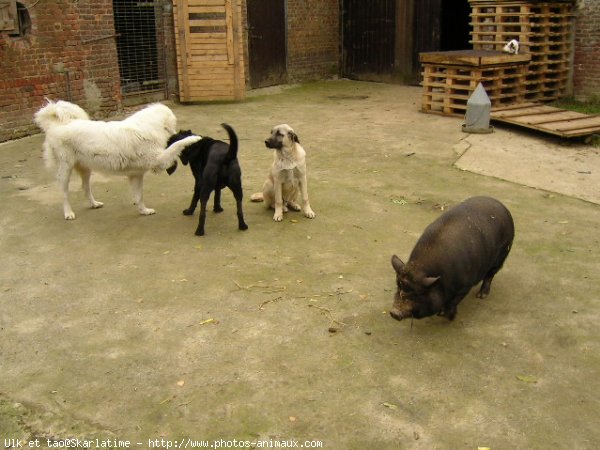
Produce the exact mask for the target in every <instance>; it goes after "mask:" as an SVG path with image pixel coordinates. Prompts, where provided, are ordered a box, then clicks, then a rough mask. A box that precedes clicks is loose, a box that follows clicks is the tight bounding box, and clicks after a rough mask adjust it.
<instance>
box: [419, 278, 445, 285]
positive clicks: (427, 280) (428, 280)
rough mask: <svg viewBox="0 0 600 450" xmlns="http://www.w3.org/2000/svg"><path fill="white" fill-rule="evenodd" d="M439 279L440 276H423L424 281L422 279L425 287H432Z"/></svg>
mask: <svg viewBox="0 0 600 450" xmlns="http://www.w3.org/2000/svg"><path fill="white" fill-rule="evenodd" d="M439 279H440V277H425V278H423V281H421V284H422V285H423V286H424V287H431V286H433V284H434V283H435V282H436V281H437V280H439Z"/></svg>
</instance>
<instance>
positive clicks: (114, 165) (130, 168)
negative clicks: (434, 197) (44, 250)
mask: <svg viewBox="0 0 600 450" xmlns="http://www.w3.org/2000/svg"><path fill="white" fill-rule="evenodd" d="M34 122H35V123H36V124H37V125H38V126H39V127H40V128H41V129H42V130H43V131H44V132H45V133H46V139H45V141H44V147H43V148H44V159H45V161H46V165H47V166H49V167H50V166H53V165H56V166H57V175H56V177H57V179H58V182H59V184H60V186H61V188H62V191H63V210H64V214H65V219H67V220H72V219H75V213H74V212H73V209H72V208H71V205H70V203H69V179H70V177H71V172H72V171H73V169H75V170H76V171H77V172H78V173H79V175H80V176H81V185H82V189H83V191H84V193H85V195H86V197H87V199H88V201H89V203H90V206H91V207H92V208H101V207H102V206H103V203H102V202H99V201H97V200H96V199H95V198H94V196H93V195H92V190H91V187H90V176H91V173H92V171H102V172H111V173H120V174H123V175H126V176H127V177H128V178H129V181H130V183H131V188H132V191H133V198H134V202H135V203H136V205H137V208H138V211H139V212H140V214H143V215H149V214H154V210H153V209H150V208H146V206H145V205H144V201H143V194H142V190H143V182H144V174H145V173H146V172H148V171H149V170H152V171H154V172H158V171H160V170H165V169H167V168H169V167H170V166H171V165H172V164H173V163H174V162H175V160H176V158H177V156H178V155H179V153H181V151H182V150H183V149H184V148H185V147H186V146H188V145H190V144H193V143H194V142H197V141H199V140H200V139H201V137H200V136H190V137H187V138H185V139H182V140H180V141H177V142H176V143H174V144H173V145H171V146H169V147H168V148H167V149H166V150H165V147H166V144H167V139H168V138H169V137H170V136H171V135H172V134H174V133H175V132H176V131H177V119H176V118H175V115H174V114H173V112H172V111H171V110H170V109H169V108H168V107H167V106H165V105H162V104H160V103H156V104H153V105H150V106H147V107H146V108H144V109H142V110H141V111H138V112H136V113H135V114H133V115H131V116H129V117H128V118H126V119H125V120H121V121H112V122H103V121H99V120H98V121H97V120H90V118H89V117H88V115H87V113H86V112H85V111H84V110H83V109H81V108H80V107H79V106H77V105H75V104H73V103H69V102H65V101H62V100H59V101H58V102H52V101H48V104H47V105H46V106H44V107H43V108H42V109H40V110H39V111H38V112H37V113H35V115H34Z"/></svg>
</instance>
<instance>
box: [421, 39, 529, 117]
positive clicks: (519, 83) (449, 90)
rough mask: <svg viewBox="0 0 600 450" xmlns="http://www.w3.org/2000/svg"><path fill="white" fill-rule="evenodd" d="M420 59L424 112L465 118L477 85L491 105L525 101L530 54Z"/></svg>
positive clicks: (461, 54) (479, 52)
mask: <svg viewBox="0 0 600 450" xmlns="http://www.w3.org/2000/svg"><path fill="white" fill-rule="evenodd" d="M419 58H420V61H421V64H422V65H423V99H422V108H421V110H422V111H423V112H428V113H439V114H446V115H463V114H464V113H465V111H466V109H467V101H468V99H469V97H470V95H471V93H472V92H473V91H474V90H475V88H476V87H477V84H478V83H482V84H483V86H484V88H485V90H486V92H487V94H488V97H489V98H490V101H491V103H492V106H495V107H499V106H505V105H511V104H514V103H520V102H523V101H524V100H525V90H524V87H525V79H526V76H527V63H528V62H529V60H530V56H529V55H528V54H521V55H509V54H506V53H502V52H499V51H493V50H489V51H488V50H457V51H449V52H427V53H421V54H420V55H419Z"/></svg>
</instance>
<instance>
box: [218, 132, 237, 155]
mask: <svg viewBox="0 0 600 450" xmlns="http://www.w3.org/2000/svg"><path fill="white" fill-rule="evenodd" d="M221 126H222V127H223V128H225V131H227V134H228V135H229V151H228V152H227V157H226V158H225V159H226V160H227V162H229V161H233V160H234V159H236V158H237V152H238V138H237V135H236V134H235V131H234V130H233V128H231V127H230V126H229V125H227V124H226V123H222V124H221Z"/></svg>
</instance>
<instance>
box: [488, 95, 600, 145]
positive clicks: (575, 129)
mask: <svg viewBox="0 0 600 450" xmlns="http://www.w3.org/2000/svg"><path fill="white" fill-rule="evenodd" d="M491 120H493V121H495V122H504V123H510V124H513V125H518V126H521V127H525V128H531V129H534V130H538V131H541V132H544V133H550V134H554V135H556V136H560V137H565V138H571V137H578V136H587V135H590V134H594V133H600V115H588V114H583V113H579V112H575V111H568V110H565V109H561V108H555V107H553V106H547V105H541V104H538V103H523V104H518V105H511V106H505V107H499V108H494V109H493V110H492V112H491Z"/></svg>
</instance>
